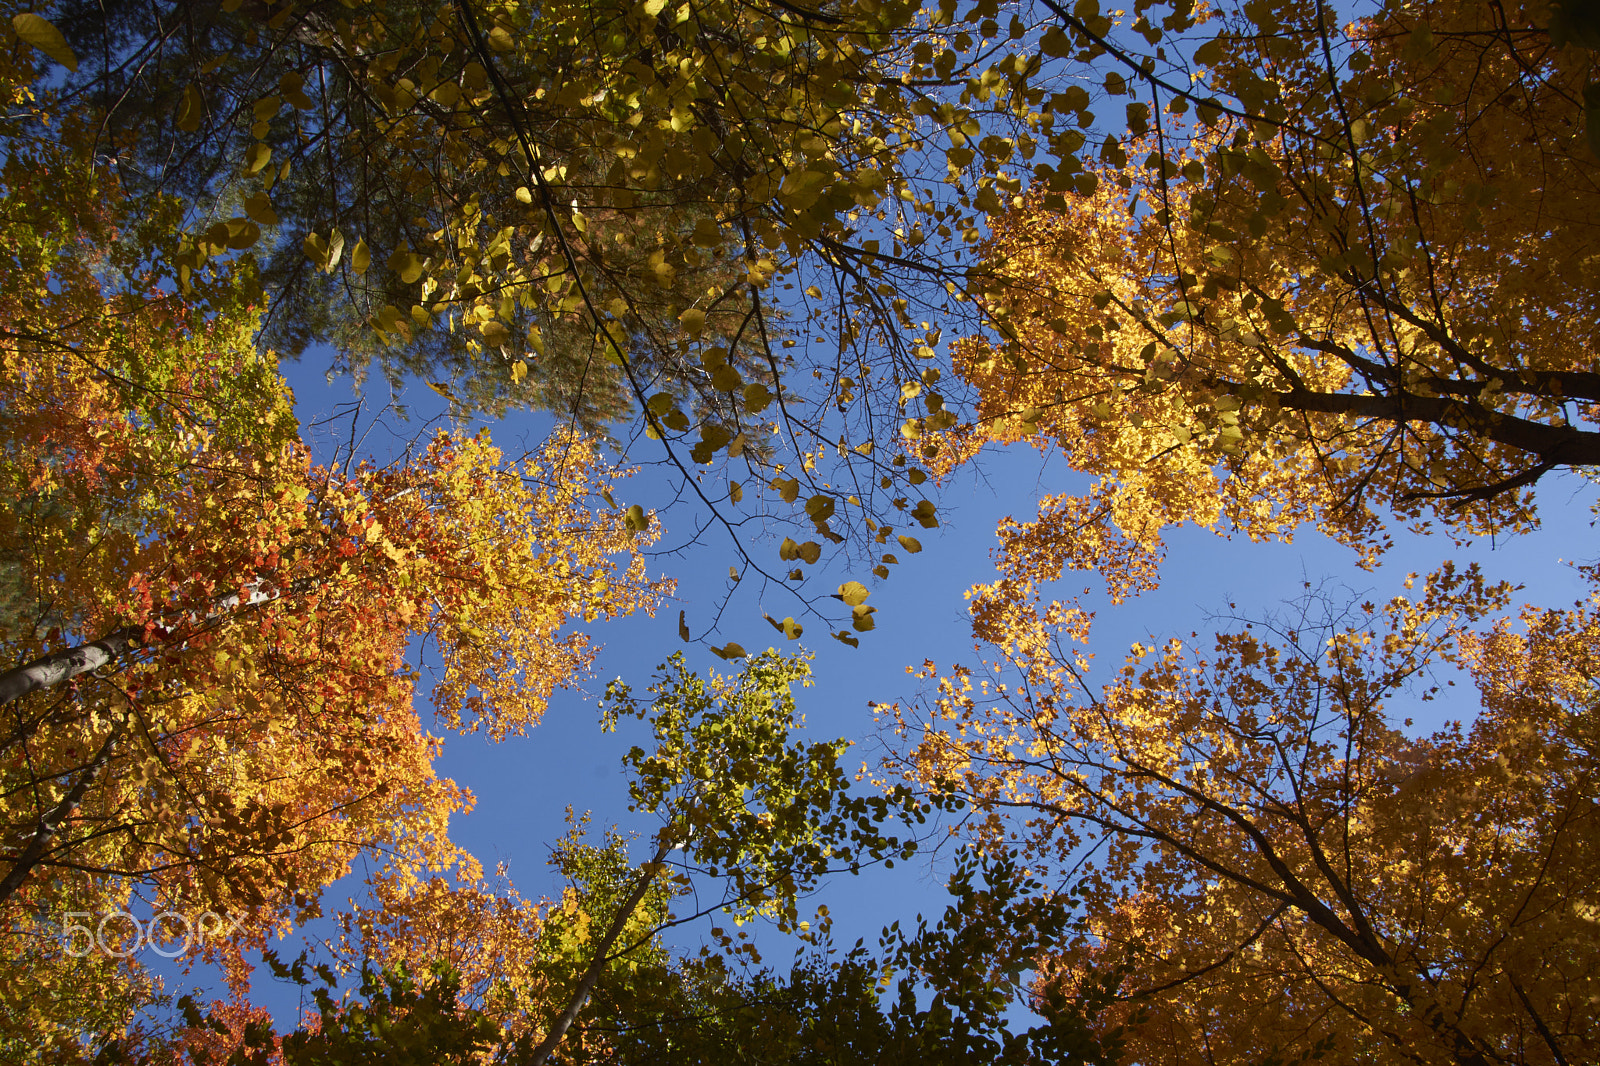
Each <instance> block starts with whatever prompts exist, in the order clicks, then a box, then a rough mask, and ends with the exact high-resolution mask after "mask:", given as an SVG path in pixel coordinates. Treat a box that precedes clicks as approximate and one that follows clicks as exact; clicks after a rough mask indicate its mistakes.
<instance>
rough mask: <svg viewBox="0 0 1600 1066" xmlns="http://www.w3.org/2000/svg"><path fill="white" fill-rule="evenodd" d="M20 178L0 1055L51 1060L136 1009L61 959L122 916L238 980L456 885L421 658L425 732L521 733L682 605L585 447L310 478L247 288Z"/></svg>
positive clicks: (569, 443) (11, 389)
mask: <svg viewBox="0 0 1600 1066" xmlns="http://www.w3.org/2000/svg"><path fill="white" fill-rule="evenodd" d="M41 125H42V122H41ZM4 177H5V195H4V198H3V200H0V225H3V226H4V231H5V234H6V238H7V239H6V241H5V246H6V249H7V252H8V255H7V257H6V258H5V259H4V260H3V261H0V382H3V387H0V397H3V399H0V491H3V493H4V495H5V499H6V506H5V507H4V508H0V516H3V517H0V578H3V581H4V588H5V592H6V598H5V601H4V610H3V611H0V644H3V646H4V649H5V659H6V661H7V668H6V669H4V670H0V713H3V715H4V723H3V727H0V782H3V787H0V827H3V829H0V832H3V834H4V850H3V851H0V906H3V907H4V910H5V914H6V924H7V928H6V932H5V945H6V948H5V952H4V958H3V963H0V965H3V966H4V968H5V970H6V971H7V973H8V974H9V975H10V976H9V977H8V979H7V981H6V987H7V989H8V991H9V992H14V993H15V994H16V996H17V998H16V1001H15V1003H14V1004H13V1006H15V1008H16V1009H15V1010H8V1011H7V1012H6V1018H7V1028H6V1030H5V1032H4V1033H3V1034H0V1040H5V1041H7V1044H6V1046H11V1042H13V1041H20V1044H19V1045H18V1046H25V1047H30V1048H39V1047H43V1046H46V1045H48V1044H49V1043H51V1042H52V1041H58V1040H64V1041H66V1042H67V1045H69V1046H70V1045H71V1044H72V1043H73V1042H74V1041H75V1040H77V1039H78V1036H79V1034H80V1033H81V1032H83V1031H84V1029H87V1030H89V1031H95V1030H99V1031H100V1032H101V1033H102V1034H105V1033H110V1032H114V1031H115V1029H116V1027H117V1026H118V1025H119V1024H125V1023H126V1021H127V1018H128V1017H129V1015H130V1013H131V1012H132V1011H133V1010H134V1009H135V1008H136V1007H137V1006H138V1005H140V1004H142V1003H146V1002H148V1000H149V995H150V989H149V985H148V982H147V981H144V980H143V979H142V977H141V976H140V973H139V969H138V967H137V965H136V964H133V963H127V964H125V965H124V964H119V963H117V962H114V961H110V962H108V961H107V960H106V959H103V958H102V959H97V960H95V961H94V962H93V963H82V962H79V961H78V960H77V959H75V958H74V957H73V952H70V951H69V949H72V948H77V949H80V950H81V949H82V947H83V945H82V943H81V941H75V940H73V938H72V935H67V934H68V931H67V929H66V928H65V925H64V923H67V922H69V921H71V920H73V919H72V918H71V916H72V915H77V916H80V917H81V916H82V915H84V914H88V915H90V916H92V917H99V916H104V915H105V914H106V913H108V912H112V911H117V910H120V908H121V907H122V906H123V905H125V904H127V903H128V901H129V898H130V893H135V892H137V893H140V894H141V895H142V897H143V899H144V901H145V902H146V903H148V904H149V905H150V906H151V907H152V908H153V910H154V911H155V912H158V913H159V912H161V911H162V910H163V908H173V909H174V910H175V911H176V912H177V913H178V914H180V915H183V914H187V915H195V914H200V913H203V912H208V911H209V912H212V913H214V914H216V915H225V916H227V918H231V919H236V920H237V922H238V924H237V926H236V927H235V929H236V931H237V936H235V937H233V938H231V939H228V938H219V937H218V934H217V930H216V929H215V928H212V929H209V930H207V931H206V932H207V933H208V934H209V937H210V938H211V939H213V940H217V939H220V940H221V941H222V942H221V943H220V944H218V943H215V942H214V943H212V945H211V946H212V947H213V948H217V949H219V950H222V951H223V952H224V953H225V954H226V953H229V952H231V953H232V958H233V959H234V961H235V963H236V964H237V960H238V958H239V954H238V953H239V952H240V951H242V950H243V948H244V947H245V946H246V945H248V944H250V943H259V942H260V941H261V939H262V938H263V937H264V936H265V935H266V934H267V932H268V931H270V930H271V929H272V928H274V927H275V926H277V925H278V923H280V922H285V921H290V920H292V919H294V918H296V917H304V916H306V915H309V914H313V913H316V910H317V907H318V903H317V898H318V895H319V893H320V891H321V889H322V888H323V887H324V886H325V885H326V884H328V883H329V882H331V881H332V880H334V879H336V878H338V877H339V876H342V875H343V873H344V872H345V871H346V870H347V869H348V866H349V863H350V862H351V860H352V859H354V858H355V857H356V856H357V855H360V854H363V853H365V854H369V855H372V856H374V857H376V858H378V859H379V867H380V868H385V867H389V868H390V873H391V874H392V875H393V876H402V874H401V871H409V870H414V869H416V868H427V867H437V866H439V865H441V864H446V865H447V864H449V863H451V862H455V861H457V860H458V859H460V858H461V854H460V853H459V852H457V851H456V849H454V848H453V847H452V846H451V845H450V844H449V842H448V836H447V833H446V826H447V822H448V818H449V815H450V814H451V813H452V812H454V811H456V810H460V809H462V808H463V807H464V806H465V805H466V804H468V803H470V795H469V794H468V793H466V792H465V791H464V790H461V789H459V788H457V787H456V786H455V785H454V784H453V783H452V782H449V781H441V780H439V779H438V778H437V777H436V776H435V774H434V772H433V769H432V762H433V759H434V758H435V756H436V755H437V751H438V741H437V740H436V739H434V738H431V737H429V736H428V735H427V734H426V733H424V732H423V729H422V724H421V721H420V719H419V717H418V715H417V713H416V711H415V709H414V708H413V706H412V700H413V693H414V688H415V684H416V681H417V677H416V675H415V674H414V672H413V671H411V670H410V669H409V668H407V667H406V666H405V665H404V662H403V658H402V657H403V655H404V653H405V651H406V648H407V646H408V644H410V643H411V642H412V641H413V639H415V638H418V637H423V638H432V641H433V647H434V648H435V649H436V650H437V653H438V655H439V671H438V677H437V683H436V684H435V685H434V689H433V692H434V712H435V717H436V720H437V721H438V722H440V723H441V724H443V725H444V726H445V727H447V728H451V729H456V730H462V731H470V730H474V729H483V730H485V731H487V732H489V733H491V734H492V735H494V736H496V737H499V736H504V735H506V734H508V733H515V732H520V731H522V730H524V729H526V728H528V727H530V726H532V725H534V724H536V723H537V721H538V718H539V716H540V714H541V713H542V711H543V708H544V705H545V703H546V701H547V700H548V698H549V697H550V694H551V693H552V691H553V690H554V689H555V688H556V687H558V686H560V685H563V684H566V683H569V682H571V681H572V680H574V679H575V678H577V677H578V676H580V675H581V674H582V673H583V671H584V669H585V668H586V666H587V664H588V662H589V661H590V658H591V656H592V650H591V649H590V647H589V645H588V643H587V639H586V637H585V636H584V635H583V633H582V632H581V631H577V630H575V629H573V628H572V623H573V622H577V621H579V620H581V621H582V622H584V623H588V622H593V621H595V620H597V619H599V618H601V617H606V616H611V615H615V614H618V613H627V612H630V611H633V610H637V609H640V608H645V609H650V608H652V607H653V606H654V603H655V602H656V598H657V597H658V596H659V595H660V593H661V592H662V591H663V590H664V589H665V588H666V586H665V585H663V584H660V583H656V582H651V581H649V580H647V579H646V576H645V572H644V562H643V560H642V558H641V556H640V555H639V549H640V547H641V546H642V545H644V544H647V543H648V542H649V541H650V539H651V538H652V537H653V536H654V534H653V533H648V532H645V531H644V529H643V527H645V526H647V525H648V524H649V523H648V522H647V521H643V520H641V521H639V522H635V523H634V524H633V525H631V526H630V524H629V522H628V521H627V517H628V516H626V515H624V514H621V513H619V512H618V510H617V509H616V508H615V507H614V506H613V505H611V504H603V503H602V502H601V501H602V500H603V499H604V498H607V497H609V496H610V489H611V487H613V486H614V484H615V478H616V476H617V472H616V471H614V470H613V469H612V468H610V467H609V466H607V465H606V464H604V463H603V462H601V461H600V459H599V456H598V454H597V452H596V450H595V448H594V446H593V445H592V444H591V443H589V442H586V441H583V440H581V439H579V438H577V437H574V436H572V435H570V434H562V435H558V436H557V437H555V438H554V439H552V440H551V441H550V442H549V443H548V444H547V445H546V446H545V447H544V448H543V449H541V450H540V451H539V452H537V453H535V454H532V455H528V456H524V457H523V458H522V459H521V460H519V461H516V462H513V463H508V462H506V461H505V460H504V458H503V457H502V456H501V454H500V453H499V452H498V451H497V450H496V449H494V448H493V446H492V445H491V444H490V442H489V440H488V438H487V437H486V436H478V437H473V438H466V437H461V436H451V435H449V434H443V435H440V436H437V437H435V438H434V439H432V440H431V441H428V442H426V443H425V444H424V446H423V447H421V448H420V450H419V451H418V452H417V454H414V455H412V456H410V457H409V459H408V460H407V461H404V462H401V463H397V464H396V465H394V466H392V467H388V468H381V469H380V468H374V467H371V466H366V465H361V466H356V465H355V464H354V463H353V458H354V457H353V456H352V457H350V458H351V460H352V461H351V462H347V463H345V464H344V465H343V466H342V468H325V467H317V466H315V465H313V464H312V463H311V462H310V461H309V457H308V453H307V451H306V449H305V447H304V446H303V445H302V444H301V443H300V441H299V434H298V427H297V425H296V423H295V420H294V417H293V414H292V410H291V407H290V404H291V397H290V396H289V393H288V390H287V388H286V386H285V384H284V381H283V379H282V377H281V375H279V373H278V372H277V368H276V362H275V359H274V358H273V357H272V356H271V355H270V354H268V353H264V352H262V351H260V350H259V349H258V348H256V347H255V344H254V340H253V335H254V333H255V332H256V326H257V316H256V314H255V313H254V312H252V311H251V310H250V309H249V308H248V307H247V306H246V304H245V300H244V297H245V295H246V292H247V290H248V288H249V286H248V284H247V282H246V279H244V278H242V277H241V276H239V275H238V274H235V273H233V272H232V270H231V268H230V269H229V270H225V271H219V272H218V274H217V275H216V277H217V281H216V283H215V284H212V285H210V286H209V287H208V288H206V289H204V290H202V289H201V288H200V287H198V286H196V287H193V288H194V292H193V293H192V294H191V296H190V297H189V298H184V297H182V296H180V295H178V294H174V293H170V292H164V291H162V290H161V289H159V288H158V287H157V286H155V285H154V283H153V282H152V280H151V278H150V276H149V274H148V273H147V269H148V253H149V251H150V249H151V248H159V247H160V242H161V241H162V240H163V239H164V238H163V237H162V236H161V233H162V232H163V230H162V226H163V225H164V224H166V225H169V226H170V224H171V223H172V221H173V219H172V217H171V216H170V213H169V214H168V215H167V216H155V217H152V216H149V215H144V216H143V217H141V208H142V207H143V206H145V205H144V204H142V203H135V202H131V201H128V200H126V199H124V198H123V197H122V196H121V195H120V191H119V187H118V185H117V184H116V183H115V182H114V181H112V180H111V179H110V178H109V176H108V175H107V173H106V172H105V170H104V168H103V167H100V166H98V165H97V164H95V163H94V162H93V161H91V160H89V159H88V158H87V157H85V156H84V155H83V154H82V153H81V152H79V151H78V150H77V149H76V148H75V147H74V146H73V143H72V140H71V138H70V137H66V138H63V142H61V143H51V142H45V143H43V144H41V145H36V146H34V147H33V148H31V149H28V150H19V151H18V152H16V153H14V154H12V155H10V156H9V157H8V158H7V161H6V164H5V171H4ZM169 236H170V233H169ZM141 248H142V249H143V250H144V251H143V252H141V251H140V249H141ZM240 273H241V274H243V273H248V272H247V270H243V269H241V271H240ZM12 664H14V665H12ZM227 918H221V917H219V918H217V922H219V923H223V925H224V927H225V925H226V921H227ZM74 935H75V934H74ZM108 935H109V936H110V937H111V939H112V940H113V941H115V943H113V944H112V947H113V948H117V947H120V946H122V943H123V941H122V939H120V938H125V937H129V936H131V935H132V934H131V931H130V930H129V929H128V927H127V925H126V923H113V924H112V927H111V932H110V933H109V934H108ZM155 935H156V936H157V938H158V939H161V940H163V941H165V940H167V939H169V938H170V939H171V940H174V941H177V940H179V939H180V938H181V939H182V940H183V942H184V943H189V940H190V938H189V937H188V935H187V934H186V933H185V932H184V930H183V929H181V928H178V927H177V923H174V922H168V923H167V924H166V925H164V926H159V927H158V931H157V933H156V934H155ZM64 937H65V939H63V938H64ZM134 939H137V938H136V937H135V938H134ZM190 946H191V947H194V949H195V950H196V951H198V950H199V948H198V946H197V945H193V944H191V945H190ZM89 967H93V968H94V969H95V970H96V971H97V972H101V973H102V976H103V977H104V978H105V980H106V984H105V986H104V988H103V989H102V990H101V992H100V994H98V995H97V996H95V997H92V999H90V1000H88V1001H85V999H84V997H83V996H82V995H81V985H80V984H79V983H78V982H79V981H80V979H81V978H82V976H83V975H84V974H85V973H86V972H88V968H89ZM234 973H235V976H236V977H237V976H239V974H240V971H238V970H237V969H236V970H235V971H234ZM87 1019H94V1020H93V1021H89V1020H87Z"/></svg>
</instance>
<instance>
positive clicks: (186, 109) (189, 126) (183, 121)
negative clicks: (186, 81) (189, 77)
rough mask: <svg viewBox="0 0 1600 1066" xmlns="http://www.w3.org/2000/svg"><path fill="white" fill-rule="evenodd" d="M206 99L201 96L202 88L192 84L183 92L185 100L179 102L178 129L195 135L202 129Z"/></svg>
mask: <svg viewBox="0 0 1600 1066" xmlns="http://www.w3.org/2000/svg"><path fill="white" fill-rule="evenodd" d="M205 107H206V102H205V97H203V96H202V95H200V86H198V85H196V84H194V83H192V82H191V83H190V85H189V87H188V88H187V89H185V90H183V99H182V100H180V101H178V114H177V122H178V128H179V129H180V130H182V131H183V132H185V133H193V132H194V131H195V130H197V129H199V128H200V122H201V120H202V119H204V118H205Z"/></svg>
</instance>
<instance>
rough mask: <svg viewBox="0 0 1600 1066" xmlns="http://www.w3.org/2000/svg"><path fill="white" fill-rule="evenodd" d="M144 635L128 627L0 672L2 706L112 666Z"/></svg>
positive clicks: (136, 644)
mask: <svg viewBox="0 0 1600 1066" xmlns="http://www.w3.org/2000/svg"><path fill="white" fill-rule="evenodd" d="M141 634H142V631H141V630H139V629H136V628H134V627H133V626H125V627H123V628H122V629H118V630H116V631H115V632H113V633H109V634H107V635H106V636H104V637H101V638H100V639H99V640H96V641H92V642H90V643H88V644H80V645H78V646H77V647H75V648H63V649H61V650H60V651H53V652H50V653H49V654H48V655H41V656H40V657H39V658H37V659H35V660H33V661H32V662H31V663H24V664H23V665H21V666H14V667H12V668H11V669H10V670H6V671H5V672H3V673H0V706H4V705H6V704H8V703H12V702H14V701H16V700H20V699H21V698H22V697H24V696H26V695H28V694H29V693H33V692H42V691H44V690H45V689H49V688H55V687H57V686H58V685H63V684H66V683H67V682H68V681H71V680H72V679H73V678H75V677H82V676H83V675H84V674H87V673H92V672H94V671H95V670H99V669H101V668H103V667H107V666H110V665H111V664H113V663H115V662H116V661H117V660H118V659H120V658H122V657H123V656H124V655H126V654H128V652H130V651H132V650H133V649H134V648H136V647H138V646H139V637H140V635H141Z"/></svg>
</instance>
